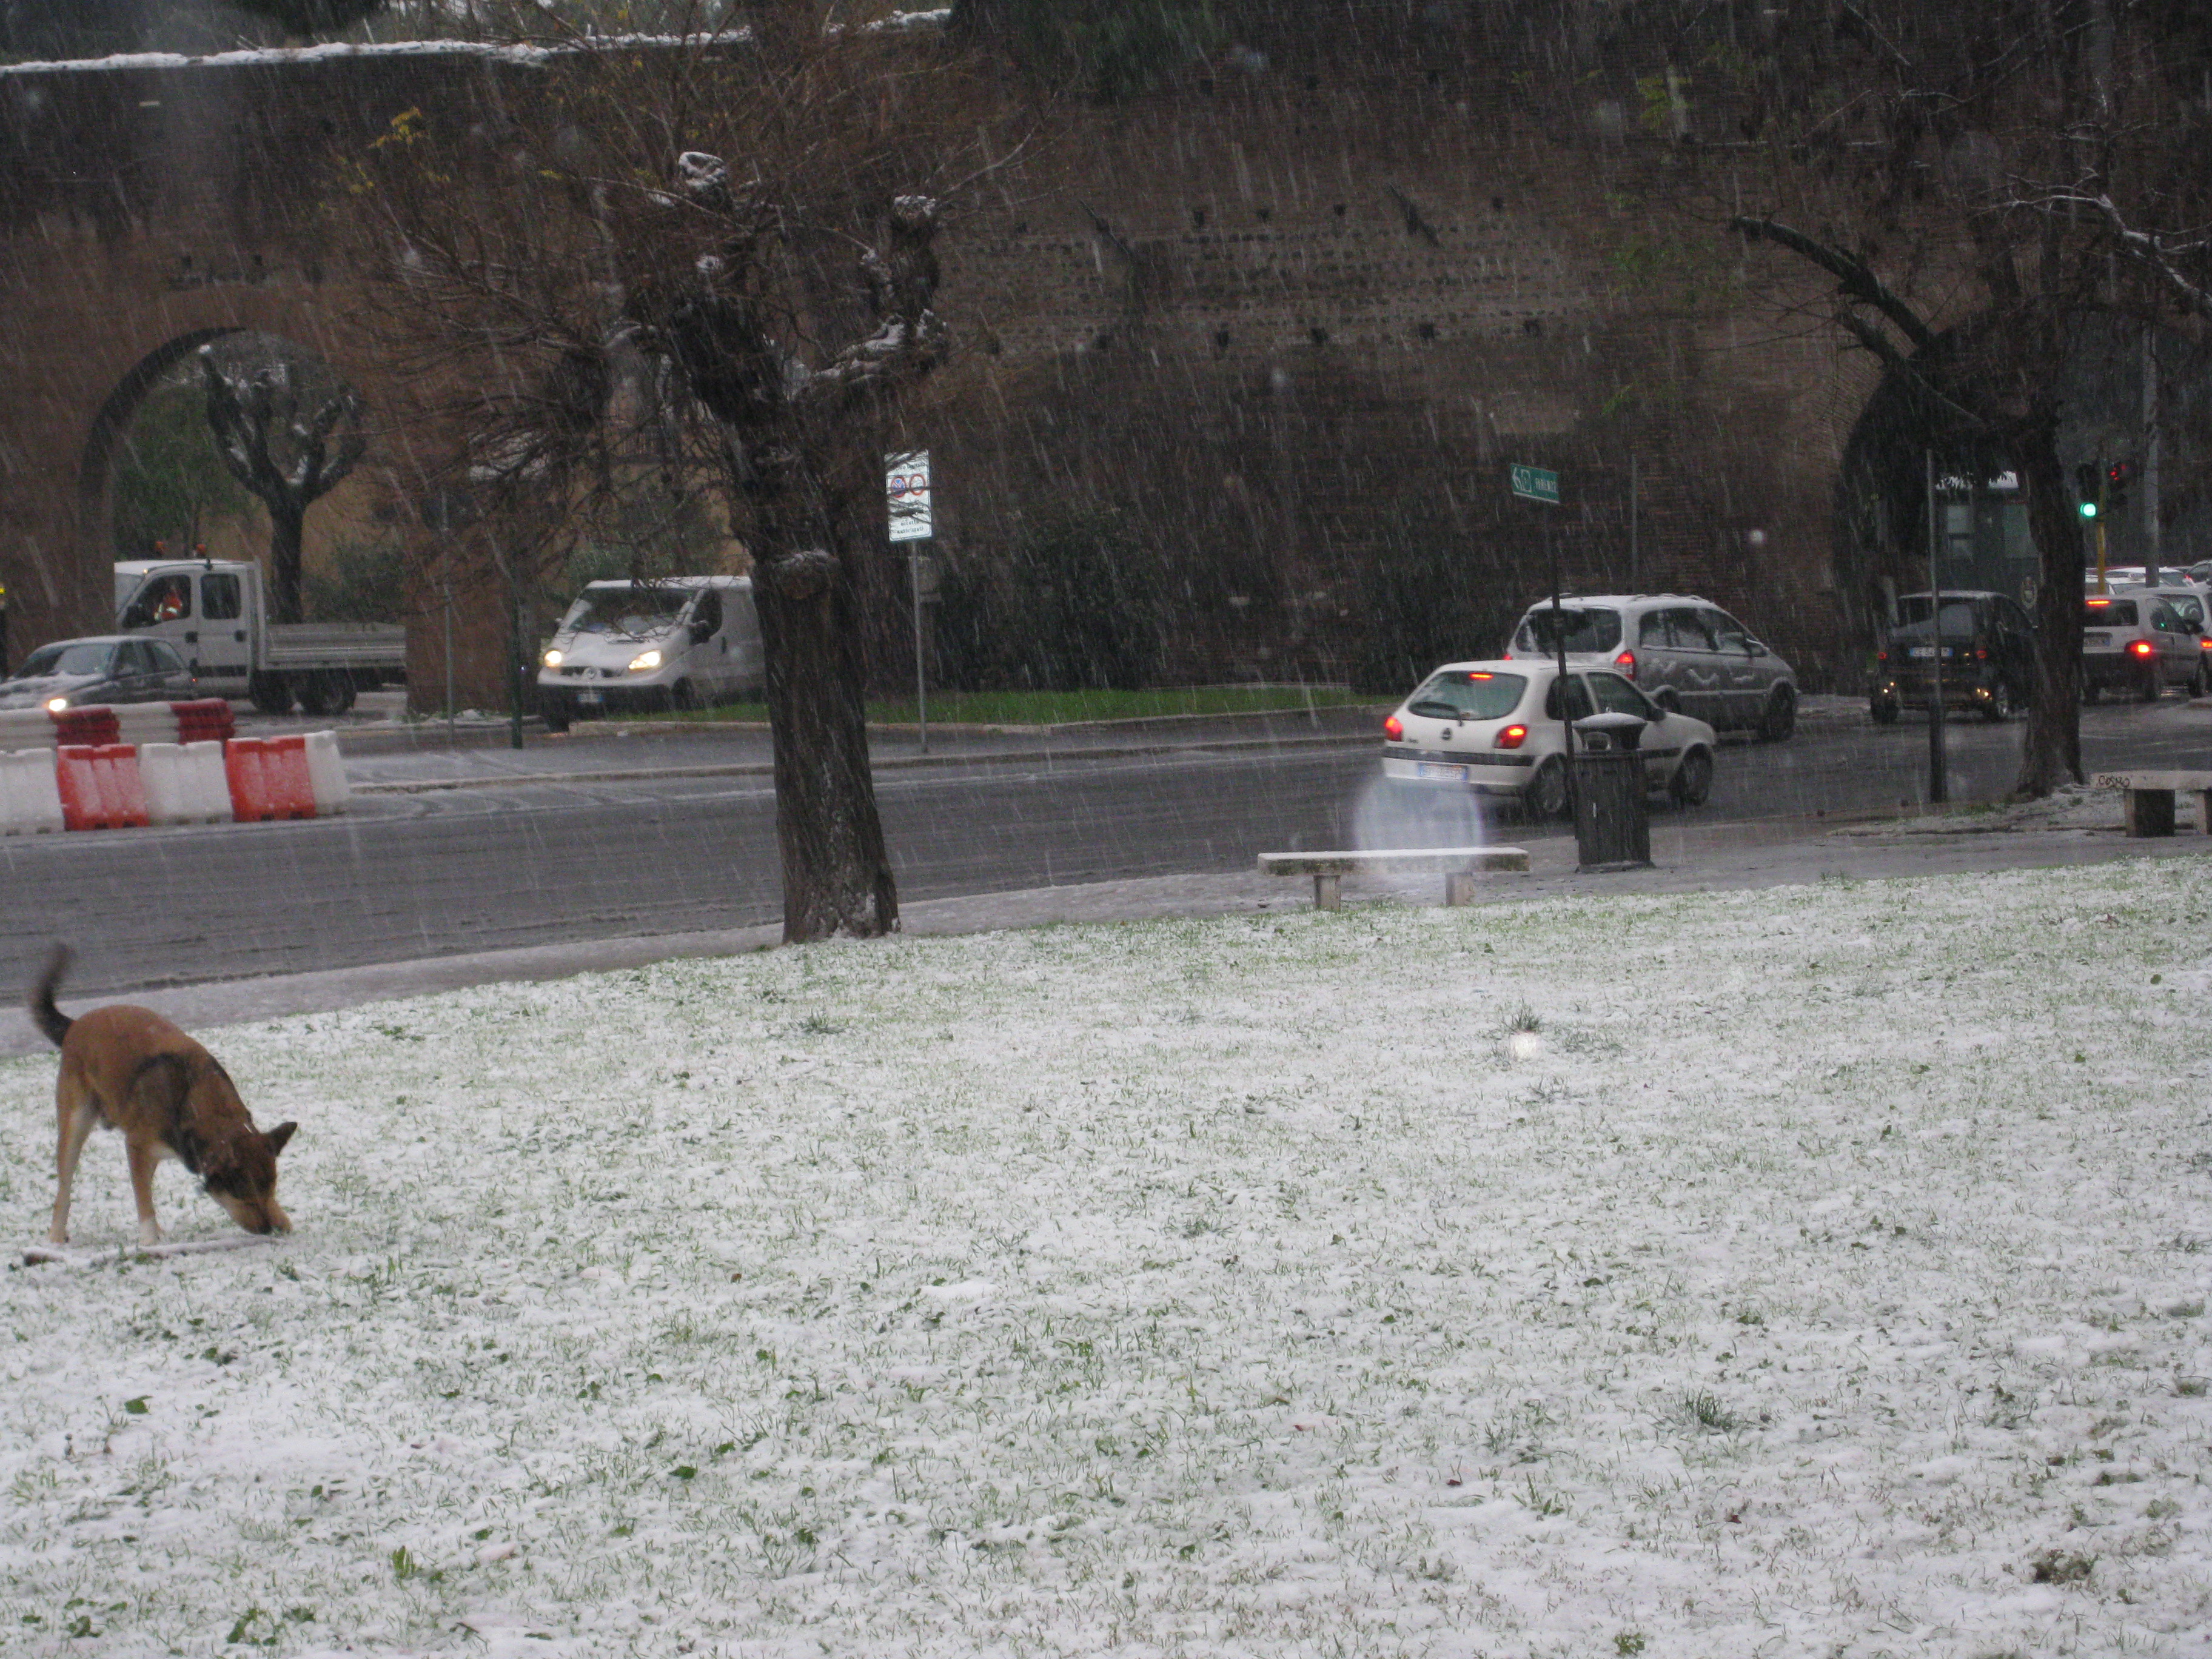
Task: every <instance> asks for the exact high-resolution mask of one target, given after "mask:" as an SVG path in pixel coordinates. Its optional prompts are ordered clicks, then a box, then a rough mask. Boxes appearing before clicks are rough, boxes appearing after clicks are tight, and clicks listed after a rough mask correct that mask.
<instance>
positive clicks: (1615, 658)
mask: <svg viewBox="0 0 2212 1659" xmlns="http://www.w3.org/2000/svg"><path fill="white" fill-rule="evenodd" d="M1559 643H1564V644H1565V647H1566V655H1567V660H1568V662H1569V663H1570V664H1571V665H1576V666H1578V667H1584V668H1595V667H1597V666H1599V665H1603V666H1606V667H1608V668H1611V669H1612V670H1613V671H1614V672H1616V673H1618V674H1621V675H1625V676H1626V678H1629V679H1631V680H1633V681H1634V682H1635V683H1636V684H1637V686H1638V688H1639V689H1640V690H1642V691H1643V692H1644V695H1645V696H1648V697H1650V699H1651V700H1652V701H1653V702H1656V703H1657V704H1658V705H1659V706H1660V707H1661V708H1671V709H1675V710H1677V711H1679V712H1680V713H1682V714H1689V715H1692V716H1693V717H1695V718H1696V719H1698V720H1703V721H1705V724H1706V725H1708V726H1711V727H1713V728H1714V729H1715V730H1716V731H1721V732H1729V731H1735V732H1753V733H1754V734H1756V735H1757V736H1758V737H1759V738H1761V739H1762V740H1763V741H1765V742H1770V743H1771V742H1777V741H1779V740H1780V739H1781V738H1786V737H1788V736H1789V735H1790V733H1791V732H1794V731H1796V729H1797V676H1796V672H1795V671H1792V670H1791V668H1790V665H1789V664H1788V663H1786V662H1784V660H1783V659H1781V658H1780V657H1778V656H1777V655H1776V654H1775V653H1773V652H1772V651H1771V650H1769V649H1768V648H1767V647H1765V645H1763V644H1761V643H1760V642H1759V641H1758V640H1757V639H1755V638H1754V637H1753V635H1752V632H1751V630H1750V629H1747V628H1746V627H1745V626H1744V625H1743V624H1742V623H1740V622H1738V621H1737V620H1736V619H1735V617H1731V616H1729V613H1728V612H1727V611H1723V610H1722V609H1721V608H1720V607H1719V606H1718V605H1712V604H1709V603H1708V602H1707V601H1705V600H1704V599H1698V598H1695V597H1694V596H1692V595H1690V594H1686V593H1596V594H1586V593H1577V594H1573V595H1571V596H1562V598H1561V599H1560V600H1559V622H1558V624H1557V627H1556V630H1555V627H1554V624H1553V617H1552V602H1551V601H1550V600H1549V599H1545V600H1542V601H1541V602H1540V603H1538V604H1535V605H1530V606H1529V607H1528V611H1527V613H1526V614H1525V615H1523V616H1522V618H1521V625H1520V626H1519V627H1518V628H1516V629H1514V632H1513V641H1512V643H1511V645H1510V646H1509V647H1507V648H1506V653H1505V654H1506V656H1507V657H1508V658H1509V659H1512V660H1514V661H1516V662H1517V661H1526V660H1528V659H1542V660H1544V661H1547V662H1549V661H1551V660H1553V654H1554V651H1555V648H1556V645H1557V644H1559Z"/></svg>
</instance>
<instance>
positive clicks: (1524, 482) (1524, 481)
mask: <svg viewBox="0 0 2212 1659" xmlns="http://www.w3.org/2000/svg"><path fill="white" fill-rule="evenodd" d="M1507 471H1508V474H1509V476H1510V477H1511V479H1512V481H1513V493H1514V494H1515V495H1518V496H1520V497H1521V498H1522V500H1523V501H1542V502H1545V503H1546V504H1547V505H1548V506H1552V507H1557V506H1558V505H1559V474H1558V473H1556V472H1551V471H1546V470H1545V469H1544V468H1542V467H1541V466H1516V467H1510V468H1508V469H1507Z"/></svg>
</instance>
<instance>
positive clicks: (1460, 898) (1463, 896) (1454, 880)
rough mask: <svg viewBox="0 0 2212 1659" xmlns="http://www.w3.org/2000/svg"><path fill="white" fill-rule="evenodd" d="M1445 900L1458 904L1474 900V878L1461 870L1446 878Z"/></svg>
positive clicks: (1453, 904)
mask: <svg viewBox="0 0 2212 1659" xmlns="http://www.w3.org/2000/svg"><path fill="white" fill-rule="evenodd" d="M1444 902H1445V903H1446V904H1449V905H1451V906H1454V907H1455V908H1456V907H1457V906H1460V905H1462V904H1472V903H1474V877H1473V876H1472V875H1470V874H1468V872H1466V871H1464V870H1461V871H1457V872H1454V873H1453V874H1451V875H1449V876H1446V877H1445V878H1444Z"/></svg>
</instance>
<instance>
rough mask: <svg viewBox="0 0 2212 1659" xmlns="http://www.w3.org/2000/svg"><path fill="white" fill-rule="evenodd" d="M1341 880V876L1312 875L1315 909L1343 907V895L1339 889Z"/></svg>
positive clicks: (1338, 908)
mask: <svg viewBox="0 0 2212 1659" xmlns="http://www.w3.org/2000/svg"><path fill="white" fill-rule="evenodd" d="M1341 880H1342V878H1340V877H1338V876H1324V875H1316V876H1315V877H1314V908H1315V909H1316V910H1341V909H1342V908H1344V900H1343V896H1342V895H1341V893H1340V891H1339V885H1340V882H1341Z"/></svg>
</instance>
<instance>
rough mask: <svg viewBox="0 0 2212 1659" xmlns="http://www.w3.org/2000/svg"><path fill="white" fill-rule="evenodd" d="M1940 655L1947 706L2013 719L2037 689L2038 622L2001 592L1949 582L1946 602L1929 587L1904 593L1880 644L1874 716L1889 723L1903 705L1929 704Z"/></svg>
mask: <svg viewBox="0 0 2212 1659" xmlns="http://www.w3.org/2000/svg"><path fill="white" fill-rule="evenodd" d="M1931 613H1932V616H1931ZM1939 650H1940V651H1941V652H1942V657H1941V659H1938V658H1937V657H1936V653H1937V652H1938V651H1939ZM1939 660H1940V661H1941V663H1942V671H1943V674H1942V678H1943V707H1944V709H1945V711H1946V712H1947V713H1948V712H1949V711H1951V710H1954V709H1964V710H1971V711H1972V712H1973V713H1975V714H1979V715H1981V716H1982V718H1983V719H1984V720H2010V719H2011V718H2012V717H2013V715H2014V714H2017V713H2018V712H2020V711H2021V709H2024V708H2027V703H2028V699H2029V697H2030V696H2031V695H2032V694H2033V691H2034V689H2035V624H2034V623H2033V621H2032V620H2031V619H2030V618H2029V617H2028V614H2027V611H2024V610H2022V609H2021V606H2020V605H2019V603H2018V602H2017V601H2016V600H2015V599H2009V598H2008V597H2007V596H2006V595H2004V594H2002V593H1986V592H1972V591H1968V590H1964V589H1951V588H1946V589H1944V590H1943V592H1942V599H1941V603H1940V605H1938V604H1932V603H1931V602H1930V599H1929V595H1927V594H1925V593H1907V594H1905V595H1904V596H1902V597H1901V598H1900V599H1899V600H1898V602H1897V620H1896V621H1895V622H1893V623H1891V624H1890V625H1889V626H1888V627H1887V629H1884V630H1883V632H1882V637H1881V644H1880V645H1879V646H1878V647H1876V648H1875V682H1874V690H1872V691H1871V692H1870V693H1869V695H1868V699H1867V712H1868V713H1869V714H1872V715H1873V716H1874V719H1875V723H1876V724H1878V725H1881V726H1887V725H1890V724H1891V723H1892V722H1893V721H1894V720H1896V719H1897V716H1898V714H1899V711H1900V710H1901V709H1905V708H1927V707H1928V705H1929V697H1930V696H1931V695H1932V693H1933V691H1934V683H1935V679H1936V675H1935V673H1934V669H1935V667H1936V664H1937V662H1938V661H1939Z"/></svg>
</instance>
